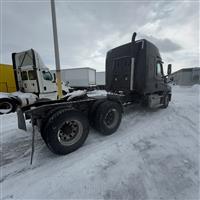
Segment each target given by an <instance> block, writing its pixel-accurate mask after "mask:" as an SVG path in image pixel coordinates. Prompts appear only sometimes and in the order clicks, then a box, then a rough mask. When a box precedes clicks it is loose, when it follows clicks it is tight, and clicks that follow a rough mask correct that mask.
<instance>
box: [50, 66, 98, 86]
mask: <svg viewBox="0 0 200 200" xmlns="http://www.w3.org/2000/svg"><path fill="white" fill-rule="evenodd" d="M51 72H52V73H53V74H55V70H51ZM61 79H62V81H63V82H65V84H66V85H67V86H70V87H72V88H74V89H76V90H78V89H81V90H82V89H87V90H91V89H93V88H94V87H96V70H95V69H93V68H90V67H82V68H70V69H69V68H68V69H62V70H61Z"/></svg>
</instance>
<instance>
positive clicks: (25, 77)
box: [21, 71, 28, 81]
mask: <svg viewBox="0 0 200 200" xmlns="http://www.w3.org/2000/svg"><path fill="white" fill-rule="evenodd" d="M21 76H22V80H23V81H26V80H28V75H27V72H26V71H22V72H21Z"/></svg>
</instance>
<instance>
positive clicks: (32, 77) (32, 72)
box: [28, 70, 37, 80]
mask: <svg viewBox="0 0 200 200" xmlns="http://www.w3.org/2000/svg"><path fill="white" fill-rule="evenodd" d="M28 77H29V80H36V79H37V74H36V71H35V70H30V71H28Z"/></svg>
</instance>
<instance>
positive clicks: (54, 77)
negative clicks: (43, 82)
mask: <svg viewBox="0 0 200 200" xmlns="http://www.w3.org/2000/svg"><path fill="white" fill-rule="evenodd" d="M52 82H53V83H55V82H56V74H55V73H53V81H52Z"/></svg>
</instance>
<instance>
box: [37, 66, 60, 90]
mask: <svg viewBox="0 0 200 200" xmlns="http://www.w3.org/2000/svg"><path fill="white" fill-rule="evenodd" d="M40 76H41V83H42V88H41V93H53V92H56V91H57V87H56V83H55V81H54V80H53V75H52V74H51V73H50V71H49V70H47V69H43V70H41V74H40Z"/></svg>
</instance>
